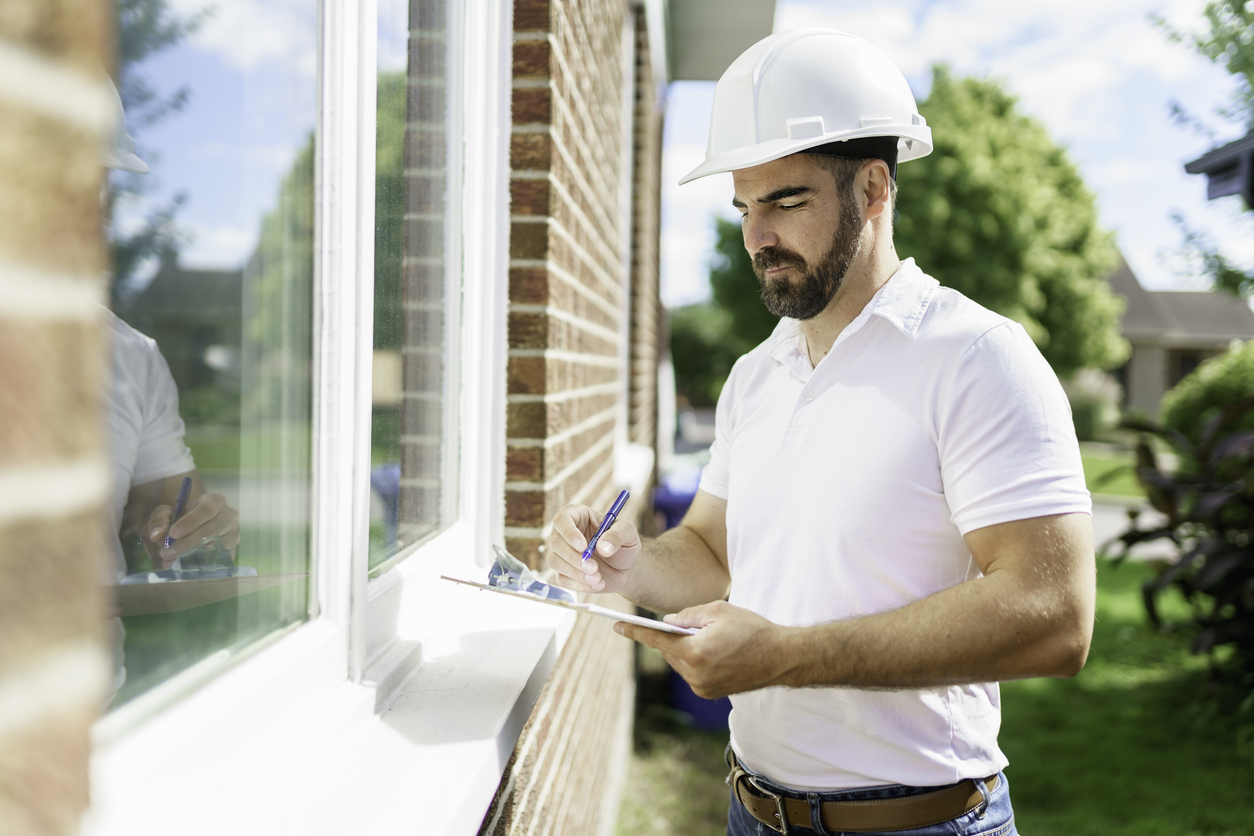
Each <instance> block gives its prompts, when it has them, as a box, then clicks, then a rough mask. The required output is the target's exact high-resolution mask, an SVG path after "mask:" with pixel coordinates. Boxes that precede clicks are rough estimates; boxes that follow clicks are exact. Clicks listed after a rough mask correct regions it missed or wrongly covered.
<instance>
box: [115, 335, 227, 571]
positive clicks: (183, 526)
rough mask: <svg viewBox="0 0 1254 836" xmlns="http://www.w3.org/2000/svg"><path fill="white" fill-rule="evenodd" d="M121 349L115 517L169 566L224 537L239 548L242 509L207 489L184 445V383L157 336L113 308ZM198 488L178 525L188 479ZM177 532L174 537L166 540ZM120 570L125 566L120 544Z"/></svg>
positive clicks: (156, 563) (158, 565)
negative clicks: (178, 504) (177, 509)
mask: <svg viewBox="0 0 1254 836" xmlns="http://www.w3.org/2000/svg"><path fill="white" fill-rule="evenodd" d="M104 314H105V316H106V318H107V324H108V327H109V329H110V332H111V333H110V334H109V335H108V337H109V339H110V340H111V343H112V345H111V347H112V354H113V382H112V386H111V387H110V391H109V429H110V433H111V437H112V450H113V490H114V497H113V505H112V507H113V521H114V529H115V530H118V529H120V528H121V527H122V525H123V523H125V524H126V526H127V527H128V528H129V529H130V530H132V531H134V532H136V533H137V535H138V536H139V539H140V541H141V542H142V543H143V545H144V548H145V550H146V551H147V552H148V555H149V557H150V558H151V559H152V564H153V568H155V569H163V568H168V567H169V566H170V565H172V564H173V563H174V560H175V558H177V557H178V555H179V554H181V553H182V552H185V551H187V550H188V549H190V548H192V547H194V546H195V545H196V544H197V543H199V542H200V541H201V540H202V539H204V538H205V537H210V536H213V535H218V536H220V537H221V538H222V542H223V545H225V546H226V547H227V548H228V549H230V550H231V552H232V554H234V552H235V548H236V547H237V546H238V545H239V513H238V512H237V511H235V510H234V509H232V508H230V507H228V506H227V504H226V498H225V497H223V496H222V494H217V493H207V492H206V491H205V486H204V484H203V483H202V482H201V479H200V475H199V474H198V473H197V472H196V470H195V463H194V462H193V461H192V454H191V451H190V450H188V449H187V445H185V444H184V443H183V432H184V428H183V420H182V419H181V418H180V417H179V413H178V389H177V388H176V387H175V385H174V379H173V378H172V377H171V376H170V370H169V368H168V367H167V366H166V362H165V359H164V358H163V357H162V356H161V352H160V351H159V350H158V349H157V344H156V342H154V341H153V340H152V339H151V338H150V337H146V336H144V335H143V334H141V333H139V332H138V331H136V330H135V329H134V328H132V327H130V326H129V325H127V324H126V323H125V322H122V320H120V319H118V318H117V317H116V316H114V315H113V314H112V313H109V312H108V311H105V312H104ZM184 476H190V477H191V480H192V490H191V494H190V496H189V498H188V504H187V509H186V511H184V513H183V514H182V516H180V517H179V519H178V520H177V521H175V522H174V524H173V525H171V524H170V523H171V520H170V517H171V514H172V513H173V511H174V503H175V499H176V497H177V496H178V492H179V487H180V486H181V485H182V483H183V477H184ZM167 536H169V537H170V538H171V540H173V541H174V542H173V543H172V544H171V545H170V546H165V545H163V544H164V542H165V539H166V537H167ZM117 559H118V563H117V568H118V570H119V571H122V572H125V570H126V564H125V561H124V560H122V553H121V549H120V545H119V549H118V553H117Z"/></svg>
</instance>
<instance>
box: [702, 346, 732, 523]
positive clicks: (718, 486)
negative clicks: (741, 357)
mask: <svg viewBox="0 0 1254 836" xmlns="http://www.w3.org/2000/svg"><path fill="white" fill-rule="evenodd" d="M739 365H740V361H737V362H736V365H735V366H732V370H731V374H729V375H728V376H727V383H726V384H724V386H723V391H722V392H720V393H719V396H718V405H717V406H716V407H715V408H714V443H713V444H711V445H710V463H709V464H707V465H706V466H705V470H704V471H702V473H701V484H700V485H699V487H700V489H701V490H703V491H705V492H706V493H708V494H710V495H711V496H717V497H718V498H719V499H727V494H728V485H729V482H730V478H731V462H730V453H731V442H732V424H733V421H732V415H733V412H734V402H735V399H736V368H737V366H739Z"/></svg>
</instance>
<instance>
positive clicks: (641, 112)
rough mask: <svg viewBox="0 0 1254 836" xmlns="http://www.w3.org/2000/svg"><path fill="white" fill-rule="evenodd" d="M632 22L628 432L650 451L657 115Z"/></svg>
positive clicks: (657, 313)
mask: <svg viewBox="0 0 1254 836" xmlns="http://www.w3.org/2000/svg"><path fill="white" fill-rule="evenodd" d="M633 13H634V14H635V17H636V60H635V71H636V83H635V91H636V95H635V124H634V126H633V129H632V159H633V163H632V174H633V175H634V177H633V182H632V195H633V198H632V227H633V228H632V235H631V343H630V347H631V387H630V393H631V394H630V398H629V401H628V433H629V437H630V439H631V441H632V442H634V443H636V444H642V445H644V446H645V447H652V448H654V449H656V442H657V437H656V436H657V364H658V357H659V351H660V348H661V347H662V346H663V345H665V343H666V339H667V335H666V334H665V333H664V332H663V330H662V328H661V323H662V304H661V296H660V293H661V285H660V278H659V277H660V274H661V268H660V257H661V246H660V244H661V234H662V110H661V108H660V107H659V104H660V103H659V102H658V100H657V80H656V79H654V78H653V64H652V62H650V61H649V27H648V24H647V22H646V20H645V11H644V8H643V7H639V6H638V7H636V8H635V9H634V10H633Z"/></svg>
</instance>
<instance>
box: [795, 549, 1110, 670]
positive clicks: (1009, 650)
mask: <svg viewBox="0 0 1254 836" xmlns="http://www.w3.org/2000/svg"><path fill="white" fill-rule="evenodd" d="M1092 619H1093V615H1092V598H1091V596H1089V595H1086V594H1084V593H1083V592H1082V591H1081V592H1078V593H1073V594H1068V593H1067V591H1065V590H1063V591H1054V592H1050V591H1048V590H1025V589H1023V588H1022V585H1021V584H1020V583H1019V581H1018V579H1017V578H1015V577H1013V576H1011V575H1009V574H1008V573H994V574H992V575H990V576H986V577H982V578H978V579H976V580H973V581H969V582H967V583H963V584H959V585H958V586H955V587H952V588H950V589H946V590H943V591H942V592H938V593H936V594H935V595H932V596H930V597H928V598H925V599H923V600H921V601H916V602H915V603H913V604H910V605H909V606H906V607H902V608H901V609H899V610H894V611H891V612H886V613H879V614H877V615H873V616H868V617H865V618H857V619H851V620H848V621H838V622H833V623H829V624H821V625H817V626H814V627H804V628H781V632H780V635H779V637H778V641H779V644H780V653H781V658H782V659H785V660H787V663H786V670H784V671H782V672H781V674H780V676H779V678H778V680H777V682H775V683H774V684H778V685H788V686H793V687H805V686H822V685H837V686H840V685H843V686H850V687H855V688H885V689H897V688H926V687H932V686H938V685H952V684H963V683H968V682H991V681H999V680H1009V679H1022V678H1025V677H1032V676H1074V675H1075V674H1076V673H1077V672H1078V671H1079V670H1080V668H1081V667H1082V666H1083V665H1084V660H1085V658H1086V656H1087V654H1088V646H1089V639H1090V636H1091V630H1092Z"/></svg>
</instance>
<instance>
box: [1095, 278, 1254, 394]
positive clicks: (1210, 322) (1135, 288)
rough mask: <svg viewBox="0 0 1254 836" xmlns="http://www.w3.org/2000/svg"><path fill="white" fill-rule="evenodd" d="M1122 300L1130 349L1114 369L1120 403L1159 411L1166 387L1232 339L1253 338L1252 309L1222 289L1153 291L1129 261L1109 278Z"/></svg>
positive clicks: (1124, 324) (1218, 351)
mask: <svg viewBox="0 0 1254 836" xmlns="http://www.w3.org/2000/svg"><path fill="white" fill-rule="evenodd" d="M1108 281H1109V282H1110V285H1111V288H1112V289H1113V290H1114V291H1115V293H1116V294H1118V295H1119V296H1122V297H1123V299H1124V301H1125V302H1126V308H1125V309H1124V313H1123V320H1122V323H1121V325H1120V330H1121V332H1122V333H1123V337H1124V339H1126V340H1127V341H1128V342H1129V343H1131V344H1132V355H1131V356H1130V357H1129V358H1128V362H1127V364H1126V365H1124V367H1123V368H1122V369H1120V370H1119V371H1118V372H1116V377H1117V379H1118V380H1119V383H1120V384H1122V386H1123V387H1124V405H1125V406H1128V407H1133V408H1137V409H1143V410H1145V411H1146V412H1148V413H1149V414H1151V415H1157V414H1158V406H1159V403H1160V402H1161V401H1162V398H1163V395H1164V394H1165V393H1166V392H1167V390H1168V389H1170V388H1171V387H1173V386H1175V385H1176V384H1177V383H1179V382H1180V380H1181V378H1183V377H1184V376H1185V375H1187V374H1188V373H1189V372H1191V371H1193V370H1194V369H1196V368H1197V367H1198V365H1199V364H1200V363H1201V362H1202V361H1203V360H1207V359H1209V358H1211V357H1216V356H1218V355H1220V354H1223V353H1224V352H1225V351H1227V350H1228V348H1229V346H1231V345H1232V342H1233V340H1239V341H1245V340H1249V339H1254V312H1252V311H1251V310H1250V308H1249V305H1247V304H1246V303H1245V301H1244V300H1242V299H1238V298H1236V297H1235V296H1231V295H1229V294H1227V293H1223V292H1221V291H1151V290H1146V289H1145V288H1143V287H1141V283H1140V282H1139V281H1138V280H1137V278H1136V275H1135V274H1134V273H1133V272H1132V269H1131V268H1130V267H1128V264H1127V262H1121V263H1120V265H1119V268H1118V269H1117V270H1115V272H1114V273H1112V274H1111V275H1110V277H1109V279H1108Z"/></svg>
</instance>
